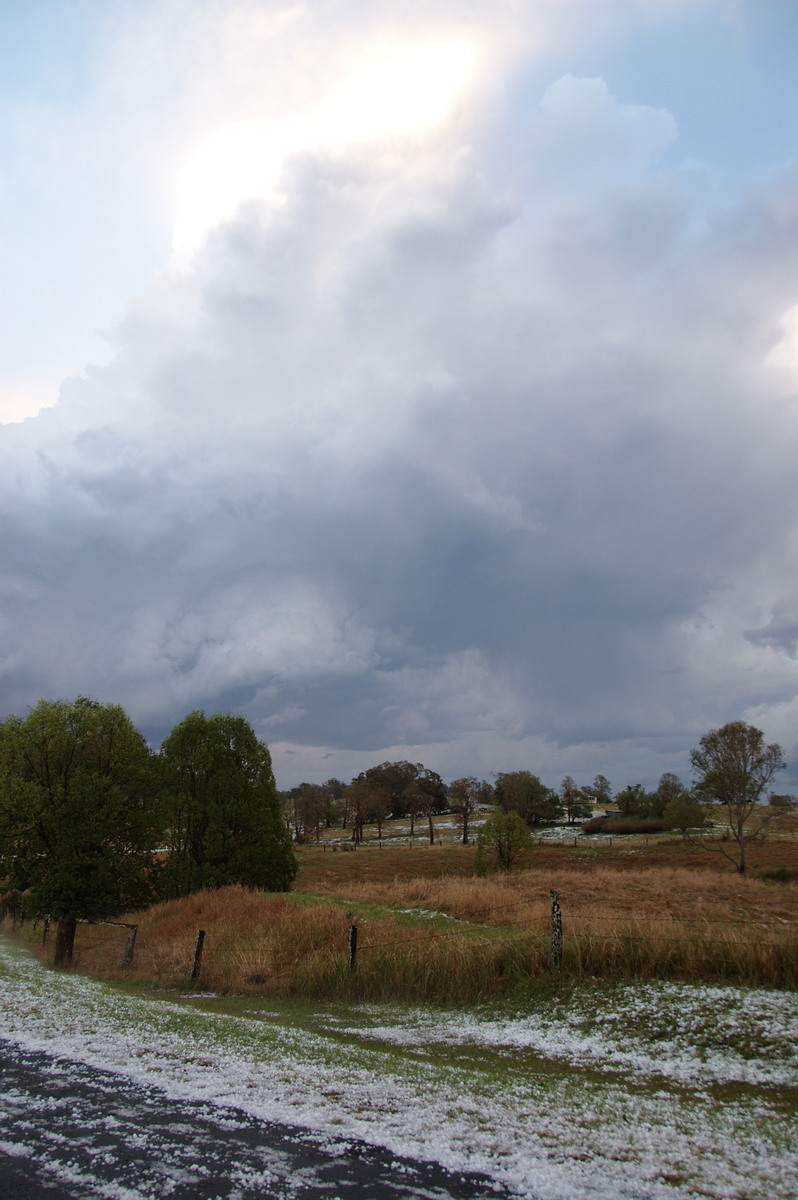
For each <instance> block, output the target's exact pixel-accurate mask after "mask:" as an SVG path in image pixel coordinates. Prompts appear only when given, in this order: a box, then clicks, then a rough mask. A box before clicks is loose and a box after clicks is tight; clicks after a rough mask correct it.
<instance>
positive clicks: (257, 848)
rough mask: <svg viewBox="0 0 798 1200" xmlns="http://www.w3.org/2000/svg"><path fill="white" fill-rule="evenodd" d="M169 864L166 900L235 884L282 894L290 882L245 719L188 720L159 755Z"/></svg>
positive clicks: (268, 787) (278, 821)
mask: <svg viewBox="0 0 798 1200" xmlns="http://www.w3.org/2000/svg"><path fill="white" fill-rule="evenodd" d="M161 761H162V764H163V769H164V775H165V781H166V789H165V794H166V803H167V815H168V835H167V841H168V845H169V858H168V861H167V864H166V867H165V868H164V886H165V892H166V894H168V895H171V896H182V895H186V894H188V893H189V892H195V891H198V890H199V889H200V888H215V887H222V886H224V885H225V884H228V883H241V884H244V885H245V886H247V887H256V888H263V889H264V890H266V891H272V892H281V891H287V890H288V888H290V886H291V883H292V881H293V878H294V876H295V874H296V860H295V858H294V852H293V849H292V847H291V835H290V834H289V832H288V829H287V827H286V824H285V820H284V818H283V814H282V811H281V808H280V802H279V799H278V796H277V789H276V788H275V784H274V775H273V774H272V763H271V757H270V755H269V751H268V748H267V747H266V746H265V745H264V744H263V742H260V741H258V739H257V737H256V736H255V733H254V731H253V729H252V727H251V725H250V724H249V722H248V721H247V720H245V718H244V717H240V716H236V715H235V714H233V713H215V714H214V715H213V716H210V717H207V716H206V715H205V713H204V712H201V711H198V712H192V713H189V714H188V716H187V717H186V718H185V719H184V720H183V721H181V723H180V724H179V725H176V726H175V728H174V729H173V730H172V732H171V733H170V734H169V737H168V738H167V739H166V741H165V742H164V743H163V746H162V747H161Z"/></svg>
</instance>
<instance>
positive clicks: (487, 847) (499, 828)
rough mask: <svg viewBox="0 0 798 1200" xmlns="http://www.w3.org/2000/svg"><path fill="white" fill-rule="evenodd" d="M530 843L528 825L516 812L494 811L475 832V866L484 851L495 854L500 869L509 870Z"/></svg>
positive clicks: (479, 862)
mask: <svg viewBox="0 0 798 1200" xmlns="http://www.w3.org/2000/svg"><path fill="white" fill-rule="evenodd" d="M531 845H532V837H531V835H530V832H529V826H528V825H527V823H526V822H525V821H524V820H523V818H522V817H521V816H520V815H519V814H518V813H517V812H502V811H499V812H495V813H491V815H490V816H489V817H488V818H487V820H486V821H485V822H484V823H483V824H482V825H481V826H480V829H479V833H478V834H477V866H478V867H480V866H481V864H482V856H483V854H484V852H485V851H488V852H490V853H492V854H494V855H495V858H496V864H497V866H498V868H499V870H500V871H509V870H510V868H511V867H512V865H513V863H514V862H515V861H516V859H517V858H518V856H519V854H521V852H522V851H523V850H526V849H528V848H529V847H530V846H531Z"/></svg>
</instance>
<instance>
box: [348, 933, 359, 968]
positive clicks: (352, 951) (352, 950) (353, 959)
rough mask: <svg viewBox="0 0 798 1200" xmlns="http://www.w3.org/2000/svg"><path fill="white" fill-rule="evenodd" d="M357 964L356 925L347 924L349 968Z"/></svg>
mask: <svg viewBox="0 0 798 1200" xmlns="http://www.w3.org/2000/svg"><path fill="white" fill-rule="evenodd" d="M356 966H357V925H350V926H349V970H350V971H354V969H355V967H356Z"/></svg>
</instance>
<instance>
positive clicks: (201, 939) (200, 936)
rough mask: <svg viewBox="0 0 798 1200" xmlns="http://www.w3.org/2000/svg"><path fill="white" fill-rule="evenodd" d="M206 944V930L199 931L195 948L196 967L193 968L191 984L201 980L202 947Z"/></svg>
mask: <svg viewBox="0 0 798 1200" xmlns="http://www.w3.org/2000/svg"><path fill="white" fill-rule="evenodd" d="M204 944H205V930H204V929H198V930H197V941H196V944H195V946H194V966H193V967H192V968H191V982H192V984H195V983H196V982H197V980H198V979H199V973H200V967H201V966H202V947H203V945H204Z"/></svg>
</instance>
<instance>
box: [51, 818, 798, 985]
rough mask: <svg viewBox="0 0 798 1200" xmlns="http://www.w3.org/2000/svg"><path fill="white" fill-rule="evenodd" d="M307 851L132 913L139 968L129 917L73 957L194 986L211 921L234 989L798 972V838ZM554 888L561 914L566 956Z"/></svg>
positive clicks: (213, 950)
mask: <svg viewBox="0 0 798 1200" xmlns="http://www.w3.org/2000/svg"><path fill="white" fill-rule="evenodd" d="M298 859H299V863H300V870H299V875H298V878H297V881H296V886H295V889H294V891H293V892H292V893H289V894H281V895H265V894H262V893H256V892H248V891H246V890H245V889H243V888H224V889H220V890H218V891H208V892H201V893H198V894H196V895H194V896H190V897H185V898H183V899H180V900H176V901H172V902H169V903H165V904H160V905H156V906H155V907H153V908H151V909H149V910H147V911H145V912H140V913H130V914H127V915H126V916H125V917H124V918H123V919H124V920H127V921H132V922H135V923H136V924H138V926H139V932H138V940H137V946H136V957H135V962H134V965H133V967H132V969H124V970H123V968H122V967H121V957H122V950H123V947H124V940H125V937H126V932H125V931H124V930H115V929H112V928H110V927H107V926H87V925H81V926H79V933H78V939H77V943H76V958H75V963H76V966H77V967H78V968H79V969H81V970H85V971H88V972H89V973H95V974H98V975H101V976H105V977H107V978H114V977H117V978H122V977H127V978H131V979H134V980H138V981H140V982H150V983H155V984H157V985H159V986H164V987H181V986H183V985H185V984H186V982H187V980H188V978H189V975H190V972H191V968H192V963H193V953H194V943H195V938H196V933H197V930H198V929H203V930H205V933H206V941H205V950H204V957H203V961H202V965H201V975H200V977H199V978H200V986H201V987H203V988H207V989H209V990H212V991H214V992H219V993H226V994H231V993H238V994H250V995H252V994H263V995H269V996H297V997H301V996H305V997H317V998H326V999H334V1000H341V1001H353V1000H381V1001H397V1002H402V1003H418V1002H430V1001H432V1002H436V1003H441V1004H452V1003H455V1004H462V1005H467V1004H474V1003H478V1002H481V1001H485V1000H498V999H500V998H502V997H505V998H512V997H517V996H518V995H520V994H522V993H523V992H524V991H525V990H528V989H529V988H540V987H545V986H548V984H549V983H550V982H551V980H552V978H553V977H554V976H556V977H557V978H561V979H566V980H568V979H570V980H573V981H584V980H588V979H591V980H592V979H605V980H609V981H621V980H635V979H672V980H685V981H693V982H695V981H704V982H712V983H733V984H748V985H758V986H766V987H779V988H794V987H795V986H796V985H797V984H798V939H797V938H796V933H795V929H796V916H797V915H798V843H797V842H796V841H794V840H792V839H782V840H775V839H774V840H771V841H769V842H766V843H764V844H762V845H760V846H757V847H755V848H754V850H753V852H752V874H751V875H750V876H749V877H747V878H742V877H740V876H739V875H737V874H736V873H735V872H734V871H733V870H732V869H731V868H730V867H729V865H728V863H726V862H725V860H724V859H722V858H721V857H719V856H715V855H710V854H707V853H705V852H702V851H701V850H700V849H697V848H696V847H694V846H691V845H689V844H685V843H684V842H682V841H681V839H674V838H665V839H659V840H657V841H653V840H650V841H649V844H648V845H645V843H643V844H640V843H639V842H638V844H637V845H636V846H635V845H631V846H630V845H628V844H627V843H624V844H623V845H615V846H613V847H609V846H607V845H603V846H592V845H583V844H579V845H578V846H577V847H573V846H567V845H560V846H551V845H549V846H542V847H538V846H536V847H535V848H534V849H533V850H532V851H531V852H529V853H528V855H527V860H526V862H525V863H524V864H522V867H521V869H519V870H517V871H513V872H512V873H510V874H508V875H498V874H493V875H488V876H484V877H477V876H475V874H474V867H475V861H474V859H475V851H474V848H473V847H470V846H443V847H441V846H434V847H433V846H422V845H419V846H412V847H408V846H394V847H382V848H380V847H378V846H376V845H375V846H368V847H361V848H360V849H358V850H356V851H351V852H343V851H338V852H336V851H332V850H330V849H325V848H324V847H300V848H299V850H298ZM757 875H760V876H762V875H764V876H771V877H773V876H775V879H773V878H771V879H766V878H758V877H757ZM779 879H781V880H786V881H781V882H779V881H778V880H779ZM551 889H555V890H556V891H558V892H559V894H560V904H561V908H562V914H563V932H564V941H563V956H562V963H561V965H560V966H559V967H558V968H557V970H556V971H554V970H553V966H554V964H553V960H552V944H551V902H550V891H551ZM352 926H356V927H357V962H356V970H354V971H352V970H350V956H349V938H350V930H351V928H352ZM28 936H29V937H31V940H32V941H35V940H36V938H38V934H36V935H33V934H32V933H31V932H29V934H28Z"/></svg>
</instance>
